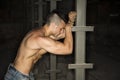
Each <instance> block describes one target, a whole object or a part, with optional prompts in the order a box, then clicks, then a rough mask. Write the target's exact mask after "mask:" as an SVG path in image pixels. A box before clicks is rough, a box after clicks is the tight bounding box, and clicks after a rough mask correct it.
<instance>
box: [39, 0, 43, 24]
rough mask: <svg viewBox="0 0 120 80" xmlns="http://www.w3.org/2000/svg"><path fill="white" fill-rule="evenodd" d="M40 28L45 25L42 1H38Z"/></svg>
mask: <svg viewBox="0 0 120 80" xmlns="http://www.w3.org/2000/svg"><path fill="white" fill-rule="evenodd" d="M38 4H39V5H38V26H42V23H43V2H42V0H39V1H38Z"/></svg>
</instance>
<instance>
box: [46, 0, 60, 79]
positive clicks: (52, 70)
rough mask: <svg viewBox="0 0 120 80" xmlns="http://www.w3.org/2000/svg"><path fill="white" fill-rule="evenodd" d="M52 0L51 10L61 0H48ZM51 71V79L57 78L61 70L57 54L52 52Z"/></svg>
mask: <svg viewBox="0 0 120 80" xmlns="http://www.w3.org/2000/svg"><path fill="white" fill-rule="evenodd" d="M47 1H50V11H52V10H54V9H56V8H57V1H61V0H47ZM48 72H49V73H50V80H57V79H56V73H57V72H59V70H57V69H56V55H53V54H51V55H50V70H49V71H48Z"/></svg>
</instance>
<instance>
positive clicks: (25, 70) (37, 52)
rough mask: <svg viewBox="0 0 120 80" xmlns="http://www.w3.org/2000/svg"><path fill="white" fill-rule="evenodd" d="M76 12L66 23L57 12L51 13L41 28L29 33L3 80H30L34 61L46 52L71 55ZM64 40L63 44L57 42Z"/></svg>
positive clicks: (69, 16) (70, 13)
mask: <svg viewBox="0 0 120 80" xmlns="http://www.w3.org/2000/svg"><path fill="white" fill-rule="evenodd" d="M75 17H76V12H74V11H71V12H69V14H68V18H69V20H68V22H67V23H65V21H64V19H63V18H62V16H61V15H60V13H59V12H57V11H53V12H52V13H51V14H50V15H49V17H48V20H47V22H46V24H45V25H44V26H43V27H39V28H36V29H33V30H32V31H30V32H29V33H28V34H27V35H26V36H25V38H24V39H23V41H22V43H21V45H20V48H19V50H18V52H17V56H16V58H15V61H14V62H13V64H10V65H9V68H8V71H7V73H6V75H5V78H4V79H5V80H30V75H29V73H30V71H31V69H32V67H33V66H34V64H35V63H36V61H38V59H40V58H41V57H42V55H43V54H45V53H46V52H49V53H52V54H55V55H68V54H71V53H72V49H73V38H72V31H71V29H72V26H73V23H74V20H75ZM62 38H64V41H63V42H60V41H57V40H59V39H62Z"/></svg>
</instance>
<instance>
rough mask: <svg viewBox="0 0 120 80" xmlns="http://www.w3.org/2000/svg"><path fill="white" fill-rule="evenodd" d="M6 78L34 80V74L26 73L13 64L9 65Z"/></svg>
mask: <svg viewBox="0 0 120 80" xmlns="http://www.w3.org/2000/svg"><path fill="white" fill-rule="evenodd" d="M4 80H34V78H33V75H31V74H29V75H24V74H22V73H21V72H19V71H18V70H16V69H15V68H14V66H13V65H12V64H10V65H9V67H8V71H7V73H6V75H5V77H4Z"/></svg>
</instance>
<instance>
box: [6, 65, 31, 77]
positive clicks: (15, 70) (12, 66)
mask: <svg viewBox="0 0 120 80" xmlns="http://www.w3.org/2000/svg"><path fill="white" fill-rule="evenodd" d="M8 70H12V71H14V73H15V74H16V73H19V74H21V75H23V76H26V77H29V76H31V75H30V74H29V75H25V74H23V73H21V72H19V71H18V70H17V69H16V68H15V67H14V65H13V64H12V63H11V64H9V67H8Z"/></svg>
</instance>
